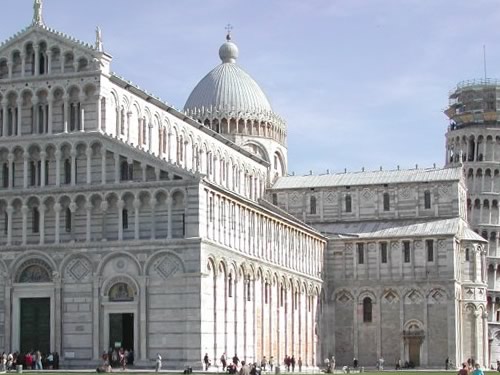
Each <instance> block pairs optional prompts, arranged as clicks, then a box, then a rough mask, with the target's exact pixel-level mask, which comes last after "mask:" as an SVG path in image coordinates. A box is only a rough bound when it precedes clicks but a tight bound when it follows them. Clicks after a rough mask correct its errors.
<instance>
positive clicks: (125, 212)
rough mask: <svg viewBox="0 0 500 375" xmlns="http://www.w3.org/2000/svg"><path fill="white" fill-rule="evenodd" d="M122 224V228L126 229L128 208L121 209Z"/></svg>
mask: <svg viewBox="0 0 500 375" xmlns="http://www.w3.org/2000/svg"><path fill="white" fill-rule="evenodd" d="M122 226H123V229H128V210H127V209H126V208H124V209H123V211H122Z"/></svg>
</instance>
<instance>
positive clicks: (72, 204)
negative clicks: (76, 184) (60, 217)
mask: <svg viewBox="0 0 500 375" xmlns="http://www.w3.org/2000/svg"><path fill="white" fill-rule="evenodd" d="M68 208H69V210H70V211H71V212H75V211H76V208H77V206H76V203H75V202H71V203H70V204H69V206H68Z"/></svg>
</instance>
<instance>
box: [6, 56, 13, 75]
mask: <svg viewBox="0 0 500 375" xmlns="http://www.w3.org/2000/svg"><path fill="white" fill-rule="evenodd" d="M12 68H13V67H12V60H9V61H7V69H8V70H9V79H11V78H12V75H13V74H14V72H13V71H12V70H13V69H12Z"/></svg>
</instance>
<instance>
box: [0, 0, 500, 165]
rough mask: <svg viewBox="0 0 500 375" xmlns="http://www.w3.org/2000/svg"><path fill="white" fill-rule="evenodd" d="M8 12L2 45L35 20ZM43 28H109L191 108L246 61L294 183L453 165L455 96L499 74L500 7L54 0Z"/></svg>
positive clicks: (161, 87) (123, 56)
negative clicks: (234, 60) (465, 83)
mask: <svg viewBox="0 0 500 375" xmlns="http://www.w3.org/2000/svg"><path fill="white" fill-rule="evenodd" d="M32 4H33V1H32V0H16V1H10V2H7V4H4V6H3V10H4V11H3V12H2V13H1V14H0V25H1V26H0V39H2V40H4V39H6V38H8V37H10V36H11V35H12V34H14V33H15V32H17V31H19V30H20V29H21V28H23V27H24V26H27V25H28V24H29V23H30V22H31V17H32ZM44 18H45V22H46V24H48V25H49V26H51V27H53V28H55V29H57V30H59V31H63V32H66V33H68V34H70V35H72V36H74V37H76V38H78V39H81V40H83V41H86V42H93V41H94V40H95V34H94V30H95V27H96V25H100V27H101V28H102V30H103V38H104V46H105V49H106V51H107V52H109V53H110V54H111V55H112V56H113V58H114V60H113V64H112V68H113V71H115V72H116V73H118V74H119V75H121V76H124V77H125V78H127V79H129V80H131V81H133V82H134V83H136V84H138V85H139V86H140V87H143V88H145V89H147V90H148V91H150V92H152V93H154V94H155V95H158V96H160V97H161V98H163V99H164V100H165V101H167V102H168V103H170V104H172V105H173V106H175V107H177V108H182V107H183V105H184V102H185V101H186V99H187V97H188V95H189V93H190V92H191V90H192V89H193V88H194V86H195V85H196V83H197V82H198V81H199V80H200V79H201V78H202V77H203V76H204V75H205V74H206V73H208V71H209V70H211V69H212V68H213V67H215V66H216V65H217V64H218V63H219V62H220V61H219V58H218V48H219V46H220V44H221V43H222V42H223V41H224V36H225V30H224V27H225V25H226V24H227V23H231V24H232V25H233V26H234V30H233V40H234V41H235V42H236V43H237V44H238V47H239V49H240V58H239V60H238V62H239V64H240V65H241V66H242V67H243V68H244V69H245V70H246V71H247V72H248V73H250V75H252V76H253V77H254V78H255V79H256V81H257V82H258V83H259V84H260V85H261V87H262V88H263V90H264V92H265V93H266V94H267V96H268V97H269V99H270V101H271V103H272V105H273V108H274V110H275V111H276V112H277V113H279V114H280V115H281V116H282V117H284V118H285V119H286V121H287V123H288V150H289V154H288V155H289V171H290V172H295V173H297V174H305V173H308V172H309V170H313V171H314V173H324V172H325V171H326V169H330V170H331V171H343V170H344V168H347V169H348V170H350V171H356V170H361V168H362V167H365V169H367V170H373V169H378V168H379V167H380V166H382V167H383V168H384V169H394V168H396V166H397V165H400V166H401V168H415V164H418V165H419V166H420V167H429V166H432V164H433V163H436V164H437V165H438V166H439V165H443V163H444V157H445V151H444V142H445V139H444V134H445V131H446V127H447V125H448V121H447V119H446V117H445V115H444V114H443V110H444V109H445V108H446V105H447V101H448V100H447V97H448V93H449V90H450V89H452V88H453V87H454V86H455V85H456V83H458V82H459V81H461V80H465V79H470V78H481V77H483V76H484V72H483V45H486V48H487V71H488V76H489V77H498V76H500V74H499V68H500V66H499V65H500V46H499V43H500V27H498V25H500V2H498V0H473V1H470V0H439V1H438V0H339V1H336V0H307V1H306V0H275V1H271V0H252V1H244V0H241V1H236V0H142V1H134V0H84V1H83V0H82V1H76V0H45V1H44Z"/></svg>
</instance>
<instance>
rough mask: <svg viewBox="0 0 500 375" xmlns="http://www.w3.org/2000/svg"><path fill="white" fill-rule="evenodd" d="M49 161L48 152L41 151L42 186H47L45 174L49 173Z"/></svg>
mask: <svg viewBox="0 0 500 375" xmlns="http://www.w3.org/2000/svg"><path fill="white" fill-rule="evenodd" d="M46 163H47V153H46V152H45V151H42V152H40V186H41V187H44V186H45V175H46V174H47V170H46V165H45V164H46Z"/></svg>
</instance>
